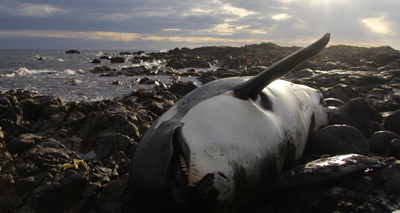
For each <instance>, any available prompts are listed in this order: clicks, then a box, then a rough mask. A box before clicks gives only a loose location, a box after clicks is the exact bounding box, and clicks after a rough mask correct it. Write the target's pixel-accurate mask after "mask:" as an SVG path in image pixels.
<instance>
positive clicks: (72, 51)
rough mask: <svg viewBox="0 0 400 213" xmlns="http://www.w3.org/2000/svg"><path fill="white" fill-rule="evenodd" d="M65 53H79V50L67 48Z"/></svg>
mask: <svg viewBox="0 0 400 213" xmlns="http://www.w3.org/2000/svg"><path fill="white" fill-rule="evenodd" d="M65 54H81V51H79V50H67V51H65Z"/></svg>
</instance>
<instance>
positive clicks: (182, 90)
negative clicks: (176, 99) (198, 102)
mask: <svg viewBox="0 0 400 213" xmlns="http://www.w3.org/2000/svg"><path fill="white" fill-rule="evenodd" d="M196 88H197V85H196V83H194V82H193V81H187V82H183V81H173V82H172V85H171V86H170V88H169V89H168V91H170V92H172V93H175V94H178V95H181V96H185V95H186V94H188V93H189V92H191V91H193V90H194V89H196Z"/></svg>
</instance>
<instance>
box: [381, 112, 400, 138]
mask: <svg viewBox="0 0 400 213" xmlns="http://www.w3.org/2000/svg"><path fill="white" fill-rule="evenodd" d="M383 127H384V128H385V129H387V130H389V131H392V132H394V133H396V134H398V135H400V110H397V111H396V112H394V113H392V114H390V115H389V116H388V117H387V118H386V119H385V121H384V123H383Z"/></svg>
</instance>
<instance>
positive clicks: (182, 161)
mask: <svg viewBox="0 0 400 213" xmlns="http://www.w3.org/2000/svg"><path fill="white" fill-rule="evenodd" d="M179 161H180V164H181V168H182V171H183V172H185V175H186V176H189V170H188V166H187V164H186V161H185V158H183V156H182V155H179Z"/></svg>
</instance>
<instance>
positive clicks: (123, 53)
mask: <svg viewBox="0 0 400 213" xmlns="http://www.w3.org/2000/svg"><path fill="white" fill-rule="evenodd" d="M119 55H132V53H131V52H120V53H119Z"/></svg>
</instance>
